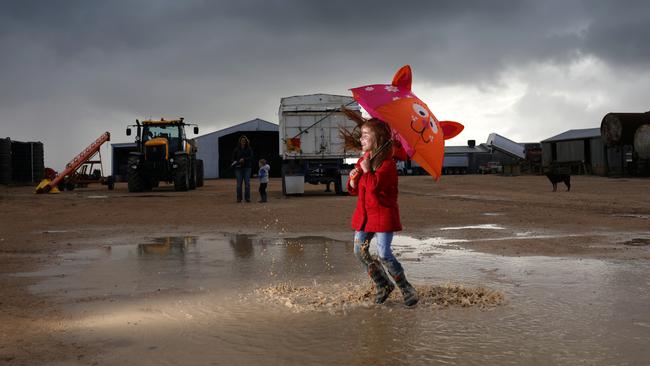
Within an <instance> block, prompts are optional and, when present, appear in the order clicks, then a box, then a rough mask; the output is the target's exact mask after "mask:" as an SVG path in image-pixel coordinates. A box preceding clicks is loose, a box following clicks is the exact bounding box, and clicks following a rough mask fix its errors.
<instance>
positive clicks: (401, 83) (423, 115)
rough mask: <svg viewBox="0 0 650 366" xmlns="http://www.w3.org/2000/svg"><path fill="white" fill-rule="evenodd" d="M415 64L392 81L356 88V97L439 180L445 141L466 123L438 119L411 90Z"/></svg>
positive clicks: (354, 95)
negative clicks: (385, 124)
mask: <svg viewBox="0 0 650 366" xmlns="http://www.w3.org/2000/svg"><path fill="white" fill-rule="evenodd" d="M411 80H412V78H411V67H410V66H409V65H406V66H403V67H402V68H401V69H399V70H398V71H397V73H396V74H395V76H394V77H393V82H392V83H391V84H374V85H366V86H360V87H358V88H353V89H351V90H352V96H353V97H354V99H355V100H356V101H357V102H358V103H359V104H360V105H361V106H362V107H363V109H365V110H366V111H367V112H368V113H369V114H370V115H371V116H372V117H374V118H377V119H380V120H382V121H384V122H386V123H388V125H389V126H390V127H391V129H392V130H393V138H394V139H395V140H398V141H399V142H400V143H401V144H402V146H403V147H404V149H405V150H406V153H407V154H408V156H409V158H410V159H412V160H415V161H416V162H417V163H418V164H419V165H420V166H421V167H422V168H424V170H426V171H427V172H428V173H429V174H431V176H432V177H433V178H434V179H435V180H438V179H439V178H440V174H441V171H442V161H443V158H444V154H445V140H447V139H450V138H452V137H454V136H456V135H458V134H459V133H460V132H461V131H462V130H463V125H461V124H460V123H458V122H453V121H438V119H437V118H436V116H434V115H433V113H432V112H431V110H429V107H428V106H427V105H426V104H425V103H424V102H423V101H422V100H420V99H419V98H418V97H416V96H415V94H413V92H411Z"/></svg>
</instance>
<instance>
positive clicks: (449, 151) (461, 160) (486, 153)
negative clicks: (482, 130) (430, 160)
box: [442, 140, 492, 174]
mask: <svg viewBox="0 0 650 366" xmlns="http://www.w3.org/2000/svg"><path fill="white" fill-rule="evenodd" d="M491 158H492V151H491V149H490V148H489V147H488V146H487V145H486V144H480V145H478V146H477V145H476V144H475V143H474V142H473V140H472V141H471V142H470V141H468V144H467V146H445V158H444V161H443V164H442V171H443V174H457V173H459V172H460V173H470V174H474V173H478V168H479V166H480V165H481V164H483V163H487V162H488V161H490V160H491Z"/></svg>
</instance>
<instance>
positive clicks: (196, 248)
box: [0, 175, 650, 365]
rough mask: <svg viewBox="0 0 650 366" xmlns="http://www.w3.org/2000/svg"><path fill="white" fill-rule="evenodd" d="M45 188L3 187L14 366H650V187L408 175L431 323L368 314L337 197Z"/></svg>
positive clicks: (401, 239)
mask: <svg viewBox="0 0 650 366" xmlns="http://www.w3.org/2000/svg"><path fill="white" fill-rule="evenodd" d="M32 190H33V188H30V187H0V279H1V282H0V284H1V285H0V286H1V287H0V309H1V310H2V311H1V312H0V324H1V325H0V363H6V364H11V365H13V364H16V365H18V364H48V363H49V364H80V365H82V364H161V363H162V364H165V363H169V364H178V363H181V362H183V361H185V362H186V363H192V362H194V363H201V364H232V363H236V364H260V363H266V364H298V363H300V364H319V363H333V362H340V363H343V364H379V363H386V364H428V363H431V362H435V361H446V362H449V363H452V364H454V363H456V364H462V363H472V360H474V361H476V360H481V359H482V360H485V359H489V360H494V361H495V362H494V363H500V364H503V363H525V362H526V361H533V360H536V361H537V362H539V363H541V364H548V363H553V364H575V363H577V362H578V361H585V360H586V361H588V363H595V364H617V363H622V364H625V363H629V364H635V363H636V364H638V363H642V360H646V359H648V357H650V351H649V350H648V349H647V347H646V346H647V345H646V344H644V341H643V340H647V339H648V338H649V337H650V324H649V322H648V319H649V318H650V312H649V311H648V310H647V306H646V305H647V302H648V300H650V293H649V290H648V289H649V288H650V286H648V285H649V283H648V280H647V279H648V278H650V276H648V275H650V270H649V269H648V268H649V267H650V266H648V262H649V260H650V245H649V244H650V196H649V195H648V194H647V192H648V191H650V180H647V179H632V178H620V179H610V178H602V177H590V176H574V177H572V191H571V192H565V191H563V190H564V187H563V186H560V187H559V189H558V192H551V184H550V183H549V182H548V180H547V179H546V177H544V176H518V177H503V176H495V175H487V176H479V175H462V176H444V177H443V178H442V179H441V181H440V182H438V183H434V182H433V181H432V180H431V178H430V177H424V176H417V177H401V178H400V196H399V202H400V208H401V216H402V223H403V225H404V228H405V230H404V232H402V233H400V236H398V237H396V239H395V252H396V253H397V254H398V256H399V258H401V260H402V262H403V264H404V265H405V267H406V269H407V274H409V276H410V277H411V279H412V281H413V282H414V283H415V284H416V286H417V287H418V290H419V291H420V293H421V295H422V296H423V301H422V303H421V305H418V307H417V308H416V309H403V308H402V307H401V306H400V299H399V296H398V294H395V295H394V296H393V297H392V298H391V299H390V300H389V303H388V304H387V305H385V306H373V305H369V304H368V300H367V298H366V295H367V293H368V291H369V286H368V283H369V282H368V279H367V278H366V277H365V276H364V274H363V272H362V270H361V269H360V267H359V266H358V264H357V263H356V262H355V259H354V257H353V254H352V246H351V240H350V238H351V231H350V229H349V219H350V216H351V213H352V210H353V208H354V205H355V199H354V198H353V197H347V196H334V195H333V194H330V193H325V192H323V186H307V187H306V194H305V195H304V196H301V197H288V198H283V197H282V196H281V184H280V181H279V180H277V179H275V180H272V181H271V183H270V184H269V189H268V191H269V202H268V203H267V204H259V203H255V202H256V201H257V195H256V191H255V184H253V202H254V203H236V202H235V195H234V181H232V180H216V181H207V182H206V185H205V186H204V187H202V188H200V189H198V190H195V191H190V192H174V191H173V188H172V187H171V186H169V187H166V186H161V187H160V188H159V189H156V190H154V191H152V192H146V193H138V194H130V193H128V192H127V190H126V185H124V184H117V185H116V189H115V190H114V191H108V190H106V188H105V187H103V186H91V187H89V188H85V189H77V190H75V191H72V192H65V193H62V194H57V195H54V194H50V195H34V194H33V193H32ZM459 289H461V290H462V289H464V290H463V291H466V292H467V293H466V294H465V293H463V294H464V295H459V296H461V297H462V296H465V297H463V298H462V299H461V300H459V302H458V304H460V305H458V306H455V305H454V304H455V303H454V302H453V301H447V300H450V297H449V296H451V295H450V293H451V292H454V294H456V295H457V294H459V293H461V292H462V291H461V290H459ZM481 294H487V295H486V296H485V297H481ZM446 296H447V297H446ZM476 298H480V299H482V300H480V301H478V302H477V303H476V305H477V306H471V305H475V303H473V302H472V300H471V299H476ZM441 299H442V300H441ZM490 299H492V300H494V301H492V300H490ZM441 301H442V302H443V303H444V302H445V301H447V303H445V304H443V305H445V306H442V305H441ZM481 301H484V302H483V303H481ZM491 301H492V302H491ZM468 304H469V305H470V306H467V305H468ZM447 305H448V306H447ZM462 305H465V307H463V306H462ZM486 309H488V311H486ZM351 324H352V325H355V326H350V325H351ZM409 329H410V330H409ZM522 334H524V335H525V337H522ZM342 336H344V338H345V339H341V337H342ZM461 336H462V337H465V338H463V342H460V338H458V337H461ZM526 337H528V338H526ZM279 338H281V341H278V339H279ZM278 342H280V343H281V344H280V345H278ZM461 343H462V345H461ZM434 344H435V347H433V345H434ZM515 348H516V349H515ZM548 349H554V350H555V352H554V353H552V354H549V353H548V352H546V351H545V350H548ZM333 350H334V351H333ZM325 360H328V361H327V362H326V361H325Z"/></svg>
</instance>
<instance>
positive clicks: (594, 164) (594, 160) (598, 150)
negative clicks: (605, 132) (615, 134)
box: [589, 138, 608, 175]
mask: <svg viewBox="0 0 650 366" xmlns="http://www.w3.org/2000/svg"><path fill="white" fill-rule="evenodd" d="M589 146H590V151H591V170H592V173H593V174H597V175H607V169H608V168H607V154H606V150H605V144H604V142H603V139H601V138H597V139H590V140H589Z"/></svg>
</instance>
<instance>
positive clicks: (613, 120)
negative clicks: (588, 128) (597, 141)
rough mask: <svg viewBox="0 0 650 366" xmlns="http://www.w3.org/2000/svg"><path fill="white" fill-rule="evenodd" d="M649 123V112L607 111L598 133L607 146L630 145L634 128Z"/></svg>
mask: <svg viewBox="0 0 650 366" xmlns="http://www.w3.org/2000/svg"><path fill="white" fill-rule="evenodd" d="M647 123H650V112H645V113H607V114H606V115H605V117H603V121H602V122H601V123H600V135H601V136H602V138H603V140H604V141H605V143H606V144H607V146H618V145H631V144H632V143H633V141H634V133H635V132H636V129H637V128H638V127H639V126H641V125H644V124H647Z"/></svg>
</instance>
